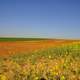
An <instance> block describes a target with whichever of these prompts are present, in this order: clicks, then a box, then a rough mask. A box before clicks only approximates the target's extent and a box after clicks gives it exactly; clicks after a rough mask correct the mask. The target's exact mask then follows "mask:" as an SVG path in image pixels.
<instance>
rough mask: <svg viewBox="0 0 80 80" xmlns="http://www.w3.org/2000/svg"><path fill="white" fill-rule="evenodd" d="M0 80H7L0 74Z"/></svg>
mask: <svg viewBox="0 0 80 80" xmlns="http://www.w3.org/2000/svg"><path fill="white" fill-rule="evenodd" d="M0 80H8V79H7V77H6V76H5V75H3V74H0Z"/></svg>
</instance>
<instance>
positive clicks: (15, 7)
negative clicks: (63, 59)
mask: <svg viewBox="0 0 80 80" xmlns="http://www.w3.org/2000/svg"><path fill="white" fill-rule="evenodd" d="M0 36H1V37H3V36H12V37H48V38H71V39H72V38H74V39H75V38H76V39H80V0H0Z"/></svg>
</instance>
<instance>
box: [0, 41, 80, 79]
mask: <svg viewBox="0 0 80 80" xmlns="http://www.w3.org/2000/svg"><path fill="white" fill-rule="evenodd" d="M24 42H25V41H24ZM24 42H23V43H21V41H20V42H18V44H16V47H15V42H13V44H14V45H13V44H12V43H11V44H10V45H8V43H9V42H7V43H5V42H2V41H1V43H0V48H1V49H3V50H4V51H2V52H4V54H3V53H2V52H0V55H1V56H0V80H80V41H68V42H67V41H51V40H50V42H48V41H40V42H39V41H38V42H37V43H35V41H34V42H32V41H31V42H32V43H31V42H27V43H26V44H24ZM51 42H52V44H51ZM3 43H4V45H3ZM16 43H17V42H16ZM20 43H21V44H20ZM33 43H34V44H33ZM5 44H6V45H5ZM22 44H23V45H24V46H21V45H22ZM31 45H32V46H31ZM5 46H6V47H5ZM4 47H5V48H6V49H7V53H5V52H6V50H5V49H4ZM27 47H28V48H27ZM15 48H16V49H15ZM17 48H18V50H17ZM19 48H20V49H19ZM21 48H22V49H21ZM28 49H29V50H28ZM12 50H13V51H12ZM19 50H20V51H21V53H20V51H19ZM23 50H25V51H23ZM9 52H11V53H9ZM13 52H14V53H15V54H13ZM19 53H20V54H19ZM2 54H3V55H2ZM6 54H7V55H6Z"/></svg>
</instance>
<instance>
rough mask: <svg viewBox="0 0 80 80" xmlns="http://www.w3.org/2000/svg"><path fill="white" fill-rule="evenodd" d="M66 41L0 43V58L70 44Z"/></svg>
mask: <svg viewBox="0 0 80 80" xmlns="http://www.w3.org/2000/svg"><path fill="white" fill-rule="evenodd" d="M72 42H73V41H69V40H68V41H67V40H41V41H15V42H0V56H4V55H12V54H16V53H25V52H26V53H27V52H31V51H35V50H39V49H45V48H48V47H54V46H59V45H62V44H68V43H72Z"/></svg>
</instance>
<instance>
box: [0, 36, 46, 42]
mask: <svg viewBox="0 0 80 80" xmlns="http://www.w3.org/2000/svg"><path fill="white" fill-rule="evenodd" d="M36 40H46V38H9V37H7V38H6V37H0V42H4V41H9V42H10V41H36Z"/></svg>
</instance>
